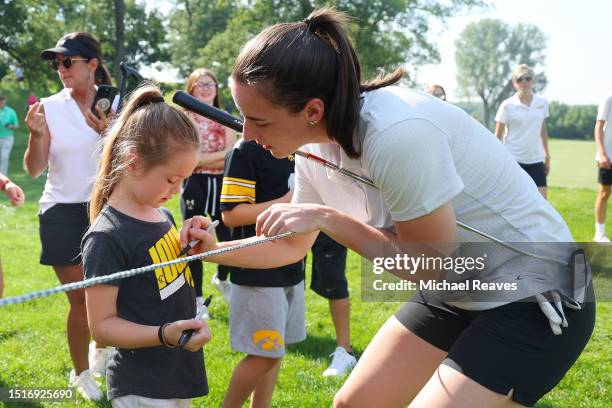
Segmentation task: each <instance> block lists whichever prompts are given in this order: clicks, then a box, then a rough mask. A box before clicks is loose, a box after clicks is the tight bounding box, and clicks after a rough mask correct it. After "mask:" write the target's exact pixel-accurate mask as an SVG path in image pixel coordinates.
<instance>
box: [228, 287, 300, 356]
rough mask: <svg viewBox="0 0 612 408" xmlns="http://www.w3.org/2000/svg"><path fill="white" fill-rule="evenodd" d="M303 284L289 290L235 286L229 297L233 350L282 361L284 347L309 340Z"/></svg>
mask: <svg viewBox="0 0 612 408" xmlns="http://www.w3.org/2000/svg"><path fill="white" fill-rule="evenodd" d="M305 313H306V312H305V305H304V281H301V282H300V283H298V284H297V285H295V286H291V287H288V288H264V287H260V286H241V285H233V286H232V294H231V296H230V339H231V346H232V350H234V351H239V352H242V353H246V354H250V355H254V356H260V357H269V358H281V357H282V356H283V355H285V345H287V344H293V343H299V342H300V341H304V340H305V339H306V318H305Z"/></svg>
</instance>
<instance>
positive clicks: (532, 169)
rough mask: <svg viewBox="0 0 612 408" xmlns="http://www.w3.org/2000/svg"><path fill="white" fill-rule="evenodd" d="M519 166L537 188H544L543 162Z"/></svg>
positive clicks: (544, 171) (544, 172) (544, 170)
mask: <svg viewBox="0 0 612 408" xmlns="http://www.w3.org/2000/svg"><path fill="white" fill-rule="evenodd" d="M519 166H521V168H522V169H523V170H525V171H526V172H527V174H529V177H531V178H532V179H533V181H534V182H535V183H536V186H538V187H546V166H544V163H543V162H540V163H533V164H523V163H519Z"/></svg>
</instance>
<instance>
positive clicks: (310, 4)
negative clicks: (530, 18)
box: [196, 0, 483, 98]
mask: <svg viewBox="0 0 612 408" xmlns="http://www.w3.org/2000/svg"><path fill="white" fill-rule="evenodd" d="M482 4H483V2H482V1H481V0H450V1H445V2H442V1H438V0H387V1H380V0H335V1H324V0H312V1H311V0H299V1H289V0H254V1H251V2H244V3H241V6H240V7H238V8H237V10H236V12H235V13H234V14H233V15H232V16H231V18H230V19H229V20H228V21H227V24H226V26H225V29H224V30H223V31H221V32H218V33H216V34H214V35H213V36H212V37H211V38H210V40H209V41H208V42H206V44H205V45H204V46H203V47H201V48H200V49H199V50H198V51H197V59H196V62H197V63H196V65H198V66H206V67H210V68H213V70H214V71H215V72H216V74H217V75H218V77H219V79H220V80H221V81H223V80H224V79H225V78H227V77H228V76H229V74H230V71H231V68H232V65H233V63H234V60H235V59H236V57H237V56H238V53H239V52H240V48H241V47H242V45H243V44H244V43H245V42H246V41H248V40H249V39H250V38H252V37H253V36H255V35H256V34H257V33H259V32H260V31H261V30H262V29H263V28H264V27H266V26H269V25H272V24H275V23H278V22H287V21H299V20H301V19H303V18H305V17H306V16H308V14H309V13H310V12H311V11H312V10H313V9H314V8H315V7H321V6H325V5H331V6H334V7H336V8H337V9H338V10H342V11H346V12H347V13H348V14H349V15H350V16H352V17H353V18H354V24H352V25H351V27H350V28H349V33H350V35H351V37H352V39H353V41H354V44H355V48H356V50H357V53H358V54H359V56H360V62H361V65H362V71H363V77H364V79H365V78H369V77H372V76H374V75H376V74H378V73H380V72H382V71H388V70H391V69H394V68H396V67H397V66H399V65H403V64H405V63H406V62H409V63H411V64H412V65H415V66H418V65H421V64H424V63H429V62H437V61H439V54H438V51H437V50H436V48H435V46H434V44H433V43H432V42H431V39H430V35H429V34H430V26H431V22H432V21H433V20H438V21H444V20H445V19H446V18H448V17H450V16H453V15H455V14H456V13H458V12H460V11H462V10H466V9H468V8H470V7H475V6H481V5H482ZM223 95H224V97H225V98H227V97H229V93H228V92H227V90H224V91H223Z"/></svg>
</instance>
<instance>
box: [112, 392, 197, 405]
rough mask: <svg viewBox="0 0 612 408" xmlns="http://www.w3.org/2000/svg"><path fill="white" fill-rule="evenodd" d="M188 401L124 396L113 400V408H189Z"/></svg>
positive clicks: (189, 401)
mask: <svg viewBox="0 0 612 408" xmlns="http://www.w3.org/2000/svg"><path fill="white" fill-rule="evenodd" d="M190 403H191V400H190V399H156V398H147V397H141V396H140V395H124V396H122V397H118V398H113V399H112V400H111V405H112V406H113V408H189V405H190Z"/></svg>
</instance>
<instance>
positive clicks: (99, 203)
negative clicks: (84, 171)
mask: <svg viewBox="0 0 612 408" xmlns="http://www.w3.org/2000/svg"><path fill="white" fill-rule="evenodd" d="M163 100H164V99H163V97H162V94H161V91H160V90H159V88H158V87H156V86H154V85H152V84H143V85H141V86H140V87H139V88H137V89H136V90H135V91H134V92H133V93H132V94H131V95H130V97H129V99H128V101H127V102H126V105H125V107H124V108H123V109H122V110H121V114H120V115H119V117H118V118H116V119H115V120H113V123H112V125H111V127H110V128H109V129H108V130H107V134H106V137H105V138H104V139H103V140H104V148H103V149H102V155H101V157H100V161H99V162H98V173H97V176H96V180H95V182H94V185H93V189H92V192H91V202H90V206H89V219H90V221H91V222H93V220H95V219H96V217H97V216H98V214H99V213H100V210H102V207H103V206H104V203H106V202H107V201H108V198H109V197H110V195H111V193H112V192H113V189H114V188H115V186H116V185H117V183H118V182H119V181H120V180H121V178H122V177H123V176H124V175H125V171H126V170H127V168H128V166H129V165H130V157H131V156H132V155H133V154H136V155H137V156H138V158H139V160H140V163H141V166H142V167H141V168H142V169H143V170H148V169H151V168H152V167H155V166H158V165H161V164H164V163H165V162H166V161H167V160H168V159H169V158H170V157H171V155H172V154H174V153H176V152H179V151H185V150H189V149H194V150H198V149H199V147H200V138H199V136H198V132H197V131H196V128H195V126H194V125H193V123H192V122H191V119H189V118H188V117H187V116H186V115H185V114H184V113H183V112H181V111H180V110H179V109H177V108H175V107H173V106H170V105H168V104H166V103H165V102H163Z"/></svg>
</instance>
